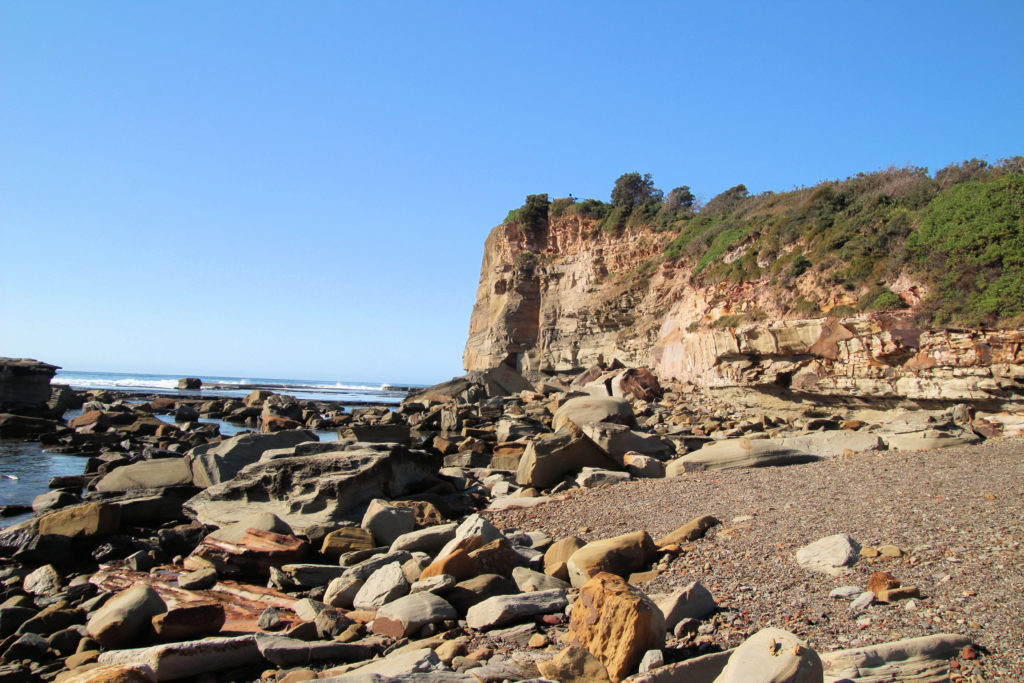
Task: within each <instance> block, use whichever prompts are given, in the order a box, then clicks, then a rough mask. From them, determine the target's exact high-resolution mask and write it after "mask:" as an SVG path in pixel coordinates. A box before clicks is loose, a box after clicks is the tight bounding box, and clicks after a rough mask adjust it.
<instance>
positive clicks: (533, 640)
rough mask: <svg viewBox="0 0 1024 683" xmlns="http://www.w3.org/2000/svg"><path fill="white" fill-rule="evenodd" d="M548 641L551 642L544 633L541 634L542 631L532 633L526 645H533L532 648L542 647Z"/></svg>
mask: <svg viewBox="0 0 1024 683" xmlns="http://www.w3.org/2000/svg"><path fill="white" fill-rule="evenodd" d="M549 642H551V641H549V640H548V637H547V636H545V635H544V634H542V633H534V634H533V635H532V636H530V640H528V641H527V643H526V646H527V647H533V648H537V647H544V646H546V645H547V644H548V643H549Z"/></svg>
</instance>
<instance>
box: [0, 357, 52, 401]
mask: <svg viewBox="0 0 1024 683" xmlns="http://www.w3.org/2000/svg"><path fill="white" fill-rule="evenodd" d="M59 369H60V367H59V366H56V365H50V364H49V363H41V362H39V361H37V360H35V359H33V358H0V413H8V412H10V413H21V414H29V415H36V414H42V413H43V412H45V410H46V402H47V401H49V400H50V380H51V379H52V378H53V376H54V374H55V373H56V372H57V370H59Z"/></svg>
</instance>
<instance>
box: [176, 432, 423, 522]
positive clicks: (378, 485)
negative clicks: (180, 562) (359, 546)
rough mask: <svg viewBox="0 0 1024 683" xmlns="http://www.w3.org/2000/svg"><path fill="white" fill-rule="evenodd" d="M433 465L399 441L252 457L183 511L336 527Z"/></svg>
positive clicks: (209, 517) (407, 486)
mask: <svg viewBox="0 0 1024 683" xmlns="http://www.w3.org/2000/svg"><path fill="white" fill-rule="evenodd" d="M282 433H284V432H278V434H282ZM278 434H275V435H272V436H277V435H278ZM438 464H439V463H438V461H437V460H436V459H435V457H434V456H431V455H429V454H427V453H424V452H422V451H410V450H408V449H406V448H404V447H401V446H396V447H393V448H390V449H384V450H374V449H370V448H359V449H355V450H346V451H333V452H330V453H317V454H312V455H305V456H300V457H293V458H280V459H277V460H271V461H267V462H256V463H253V464H251V465H247V466H246V467H244V468H242V470H241V471H239V472H238V474H237V475H236V476H235V477H234V478H233V479H231V480H229V481H226V482H223V483H221V484H216V485H214V486H211V487H209V488H207V489H206V490H205V491H202V492H201V493H199V494H198V495H196V496H195V497H194V498H192V499H191V500H189V501H188V502H187V503H186V504H185V510H186V512H189V513H191V514H192V515H194V516H195V518H196V519H198V520H199V521H201V522H203V523H204V524H215V525H217V526H223V525H226V524H230V523H232V522H235V521H238V520H239V519H241V518H242V517H244V516H246V515H248V514H251V513H253V512H271V513H274V514H276V515H277V516H278V517H280V518H281V519H283V520H284V521H285V522H287V523H288V524H289V525H291V527H292V528H293V529H294V530H295V531H296V532H297V533H300V534H302V533H305V532H306V529H308V528H311V527H314V526H317V525H322V526H328V527H333V526H336V525H337V523H338V522H339V521H342V520H344V519H345V518H346V516H347V515H349V514H350V512H351V511H353V510H354V509H358V508H361V507H362V506H364V505H366V504H367V503H369V502H370V501H371V500H372V499H374V498H394V497H397V496H402V495H405V494H406V493H408V492H409V491H410V490H411V489H412V488H413V487H415V486H417V485H421V484H423V483H424V482H432V481H434V480H435V476H434V475H435V473H436V472H437V469H438Z"/></svg>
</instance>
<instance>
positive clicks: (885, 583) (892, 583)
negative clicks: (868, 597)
mask: <svg viewBox="0 0 1024 683" xmlns="http://www.w3.org/2000/svg"><path fill="white" fill-rule="evenodd" d="M899 586H900V580H899V579H897V578H896V577H895V576H893V575H892V574H890V573H889V572H872V573H871V578H870V579H868V590H869V591H871V592H872V593H874V594H875V597H876V598H878V599H879V600H882V595H883V594H884V593H885V592H887V591H889V590H891V589H893V588H899ZM882 602H888V600H882Z"/></svg>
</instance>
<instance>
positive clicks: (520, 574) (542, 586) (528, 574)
mask: <svg viewBox="0 0 1024 683" xmlns="http://www.w3.org/2000/svg"><path fill="white" fill-rule="evenodd" d="M512 580H513V581H515V582H516V586H518V587H519V590H521V591H522V592H524V593H532V592H534V591H547V590H554V589H556V588H561V589H563V590H567V589H569V588H570V586H569V582H568V581H563V580H561V579H558V578H555V577H554V576H548V575H547V574H542V573H541V572H538V571H534V570H532V569H527V568H526V567H515V568H514V569H513V570H512Z"/></svg>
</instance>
